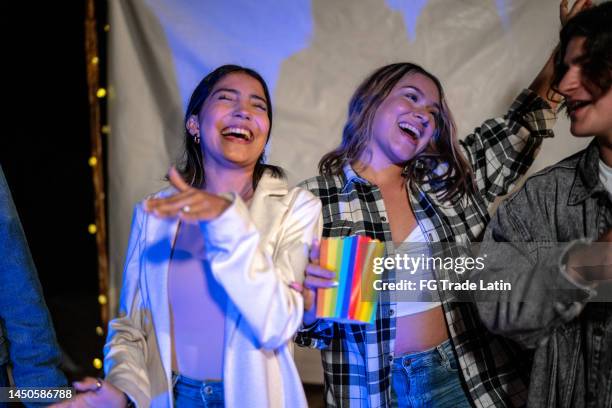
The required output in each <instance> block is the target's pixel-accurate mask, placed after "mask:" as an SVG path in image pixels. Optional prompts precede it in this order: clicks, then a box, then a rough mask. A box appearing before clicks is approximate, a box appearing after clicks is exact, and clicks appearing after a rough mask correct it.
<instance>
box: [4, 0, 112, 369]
mask: <svg viewBox="0 0 612 408" xmlns="http://www.w3.org/2000/svg"><path fill="white" fill-rule="evenodd" d="M95 4H96V15H97V19H98V35H99V38H98V40H99V45H100V46H101V51H102V52H101V56H100V63H99V66H100V68H101V70H102V71H101V74H102V76H101V84H102V85H105V83H106V78H105V75H106V73H105V64H106V62H107V61H106V57H105V52H104V51H105V44H106V33H105V32H104V30H103V27H104V25H105V24H106V22H107V16H106V1H104V0H102V1H96V3H95ZM10 7H12V9H10V10H5V12H3V15H4V17H5V19H6V22H7V23H8V24H9V26H8V27H10V32H8V33H5V35H4V38H5V42H6V43H5V51H8V52H7V53H6V54H5V55H4V58H3V60H4V64H3V65H4V68H5V69H8V73H7V74H6V76H5V81H7V82H6V83H5V89H9V93H8V95H7V94H6V93H5V94H4V95H3V96H4V97H3V100H4V101H3V102H4V103H3V105H4V107H3V108H2V110H3V116H4V119H5V120H7V122H8V123H9V124H10V126H8V127H7V126H5V127H4V129H5V132H6V133H4V134H3V135H2V136H1V137H0V143H1V144H0V163H1V164H2V168H3V170H4V173H5V176H6V178H7V181H8V183H9V186H10V189H11V192H12V195H13V200H14V202H15V206H16V207H17V211H18V213H19V216H20V219H21V223H22V225H23V228H24V231H25V234H26V238H27V240H28V243H29V246H30V251H31V253H32V256H33V258H34V263H35V264H36V267H37V270H38V275H39V278H40V281H41V283H42V286H43V290H44V295H45V300H46V302H47V305H48V307H49V310H50V311H51V314H52V317H53V322H54V325H55V330H56V333H57V337H58V341H59V344H60V346H61V348H62V351H63V353H64V364H63V369H64V371H65V372H66V374H67V375H68V377H69V379H70V380H72V379H75V378H80V377H81V376H83V375H98V374H99V373H100V372H99V370H96V369H95V368H94V367H93V365H92V362H93V359H94V358H100V359H102V346H103V343H104V336H105V334H104V335H102V336H100V335H98V334H97V333H96V326H100V325H101V322H100V312H99V310H100V309H99V305H98V303H97V297H98V277H97V273H98V272H97V249H96V242H95V236H94V235H91V234H90V233H89V232H88V229H87V227H88V225H89V224H92V223H94V222H95V218H94V203H93V197H94V192H93V184H92V170H91V167H89V165H88V162H87V161H88V158H89V156H90V155H91V144H90V128H89V104H88V99H87V92H88V91H87V77H86V61H85V36H84V33H85V9H86V0H81V1H71V2H37V3H29V2H23V4H22V5H14V4H13V5H11V6H10ZM102 103H103V105H104V104H105V101H103V102H102ZM103 109H104V106H103ZM103 137H106V136H105V135H103Z"/></svg>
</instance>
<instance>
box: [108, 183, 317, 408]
mask: <svg viewBox="0 0 612 408" xmlns="http://www.w3.org/2000/svg"><path fill="white" fill-rule="evenodd" d="M173 192H175V190H174V189H172V188H168V189H166V190H163V191H161V192H160V193H157V194H156V195H155V196H156V197H164V196H168V195H170V194H172V193H173ZM200 228H201V230H202V233H203V235H204V239H205V245H206V251H205V252H206V253H205V257H206V258H205V259H207V260H208V261H209V262H210V267H211V271H212V274H213V276H214V278H215V279H216V280H217V281H218V282H219V284H221V285H222V286H223V287H224V288H225V290H226V291H227V294H228V297H229V299H228V302H227V310H226V324H225V346H224V347H225V348H224V353H225V354H224V362H223V381H224V392H225V404H226V406H227V407H247V406H248V407H291V408H293V407H306V406H307V404H306V398H305V396H304V390H303V388H302V384H301V381H300V377H299V375H298V372H297V369H296V367H295V364H294V361H293V357H292V338H293V335H294V333H295V332H296V331H297V329H298V328H299V327H300V325H301V323H302V314H303V299H302V295H301V294H300V293H298V292H296V291H295V290H293V289H291V288H289V286H288V285H289V283H291V282H293V281H298V282H302V281H303V279H304V269H305V267H306V264H307V263H308V251H309V248H310V245H311V244H312V242H313V241H314V240H318V239H319V237H320V234H321V203H320V201H319V199H318V198H316V197H315V196H314V195H312V194H311V193H310V192H308V191H306V190H304V189H301V188H297V187H296V188H293V189H292V190H291V191H288V189H287V183H286V181H285V180H283V179H278V178H274V177H272V176H271V175H270V174H269V173H267V172H266V173H265V174H264V175H263V176H262V178H261V180H260V181H259V184H258V186H257V189H256V190H255V193H254V196H253V201H252V204H251V207H250V210H249V209H248V208H247V207H246V205H245V204H244V202H243V201H242V200H241V198H240V197H238V196H236V195H233V203H232V205H231V206H230V207H229V208H227V210H225V211H224V212H223V214H221V215H220V216H219V217H218V218H216V219H215V220H212V221H208V222H201V223H200ZM177 229H178V219H177V218H175V219H160V218H157V217H155V216H152V215H150V214H147V213H146V212H144V210H143V208H142V204H139V205H137V206H136V208H135V211H134V218H133V221H132V230H131V235H130V240H129V245H128V251H127V257H126V263H125V270H124V276H123V288H122V293H121V304H120V311H119V316H118V317H117V318H116V319H113V320H112V321H111V322H110V323H109V333H108V339H107V343H106V345H105V347H104V371H105V373H106V380H107V381H109V382H111V383H112V384H113V385H115V386H116V387H117V388H119V389H120V390H122V391H123V392H125V393H126V394H127V395H128V396H129V397H130V399H132V401H134V402H135V403H136V405H137V406H138V407H149V406H152V407H172V406H173V394H172V379H171V360H170V359H171V344H170V341H171V337H170V309H169V300H168V268H169V264H170V252H171V248H172V245H173V243H174V240H175V236H176V232H177ZM197 312H198V311H194V313H197ZM208 335H210V334H209V333H202V336H208Z"/></svg>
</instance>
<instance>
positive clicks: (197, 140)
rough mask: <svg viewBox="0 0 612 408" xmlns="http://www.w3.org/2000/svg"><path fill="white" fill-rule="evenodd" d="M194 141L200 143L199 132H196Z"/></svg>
mask: <svg viewBox="0 0 612 408" xmlns="http://www.w3.org/2000/svg"><path fill="white" fill-rule="evenodd" d="M193 143H195V144H200V134H199V133H196V134H195V135H194V136H193Z"/></svg>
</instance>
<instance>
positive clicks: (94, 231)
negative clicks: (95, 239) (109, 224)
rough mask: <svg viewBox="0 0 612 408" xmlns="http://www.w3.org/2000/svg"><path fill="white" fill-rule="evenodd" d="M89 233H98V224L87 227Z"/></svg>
mask: <svg viewBox="0 0 612 408" xmlns="http://www.w3.org/2000/svg"><path fill="white" fill-rule="evenodd" d="M87 231H89V233H90V234H91V235H93V234H95V233H96V232H98V227H96V224H89V226H87Z"/></svg>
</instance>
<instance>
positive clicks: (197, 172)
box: [177, 65, 284, 189]
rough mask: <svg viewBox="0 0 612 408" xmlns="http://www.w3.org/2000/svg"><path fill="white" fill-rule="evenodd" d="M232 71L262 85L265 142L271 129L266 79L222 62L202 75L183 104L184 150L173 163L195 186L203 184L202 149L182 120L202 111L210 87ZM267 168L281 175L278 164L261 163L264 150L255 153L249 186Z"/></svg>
mask: <svg viewBox="0 0 612 408" xmlns="http://www.w3.org/2000/svg"><path fill="white" fill-rule="evenodd" d="M233 73H242V74H246V75H248V76H250V77H252V78H254V79H256V80H257V81H258V82H259V83H260V84H261V87H262V88H263V91H264V95H265V97H266V107H267V114H268V119H269V120H270V130H269V131H268V134H267V135H266V137H267V139H266V144H267V143H268V141H269V140H270V131H271V130H272V101H271V99H270V92H269V91H268V85H266V81H264V79H263V78H262V77H261V75H259V74H258V73H257V72H256V71H254V70H252V69H250V68H245V67H241V66H238V65H222V66H220V67H219V68H217V69H215V70H214V71H212V72H211V73H209V74H208V75H206V76H205V77H204V78H203V79H202V80H201V81H200V83H199V84H198V86H196V88H195V89H194V90H193V93H192V94H191V98H190V99H189V104H188V105H187V109H186V111H185V120H184V121H183V128H184V131H183V132H184V140H185V150H184V152H183V158H182V159H181V161H180V163H179V164H178V166H177V170H178V171H179V173H180V174H181V176H182V177H183V179H184V180H185V182H187V183H188V184H190V185H191V186H195V187H205V186H206V175H205V174H204V158H203V157H202V151H201V150H200V146H199V145H197V144H196V143H195V142H194V138H193V136H192V135H191V134H189V132H188V131H187V129H186V128H185V126H184V125H185V123H187V121H188V120H189V118H190V117H191V115H198V114H199V113H200V110H202V105H203V104H204V102H205V101H206V99H207V98H208V96H209V95H210V93H211V91H212V90H213V88H214V86H215V85H216V84H217V82H219V81H220V80H221V79H222V78H223V77H225V76H226V75H229V74H233ZM266 169H267V170H270V172H271V173H272V176H274V177H282V176H284V172H283V170H282V169H281V168H280V167H277V166H273V165H270V164H266V163H265V157H264V153H262V154H261V156H259V158H258V159H257V163H256V164H255V171H254V172H253V189H255V188H257V183H258V182H259V180H260V179H261V176H262V175H263V173H264V171H265V170H266Z"/></svg>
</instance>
